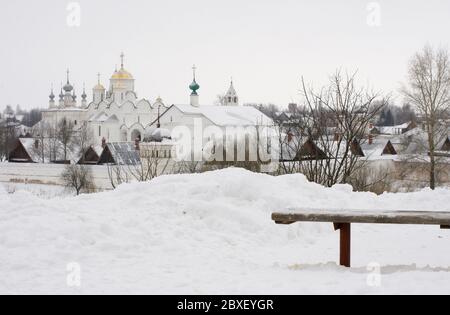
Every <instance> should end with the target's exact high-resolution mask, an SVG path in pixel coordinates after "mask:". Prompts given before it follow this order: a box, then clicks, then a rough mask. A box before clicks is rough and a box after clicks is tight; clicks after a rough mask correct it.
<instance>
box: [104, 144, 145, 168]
mask: <svg viewBox="0 0 450 315" xmlns="http://www.w3.org/2000/svg"><path fill="white" fill-rule="evenodd" d="M106 145H107V147H108V149H109V151H110V152H111V155H112V157H113V159H114V161H115V162H116V163H117V164H118V165H139V164H141V158H140V155H139V151H136V147H135V143H134V142H111V143H108V144H106Z"/></svg>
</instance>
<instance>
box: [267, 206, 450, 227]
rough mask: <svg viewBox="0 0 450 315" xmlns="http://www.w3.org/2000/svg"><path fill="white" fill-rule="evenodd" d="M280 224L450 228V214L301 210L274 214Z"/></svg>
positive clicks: (274, 219) (273, 217) (273, 216)
mask: <svg viewBox="0 0 450 315" xmlns="http://www.w3.org/2000/svg"><path fill="white" fill-rule="evenodd" d="M272 219H273V221H275V222H276V223H278V224H292V223H295V222H323V223H325V222H329V223H368V224H411V225H439V226H441V227H445V226H450V212H433V211H376V210H373V211H372V210H352V211H349V210H342V211H340V210H324V211H322V210H311V209H304V210H303V209H299V210H288V211H286V212H280V213H273V214H272Z"/></svg>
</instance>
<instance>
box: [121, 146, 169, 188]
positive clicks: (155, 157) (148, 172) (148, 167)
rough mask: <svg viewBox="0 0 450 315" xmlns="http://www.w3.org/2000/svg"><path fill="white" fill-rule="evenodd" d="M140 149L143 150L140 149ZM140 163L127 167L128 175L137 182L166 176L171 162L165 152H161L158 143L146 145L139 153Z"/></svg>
mask: <svg viewBox="0 0 450 315" xmlns="http://www.w3.org/2000/svg"><path fill="white" fill-rule="evenodd" d="M141 149H143V148H142V147H141ZM140 155H141V162H140V163H139V164H136V165H128V173H129V174H130V175H131V176H132V177H133V178H134V179H135V180H136V181H138V182H146V181H149V180H152V179H153V178H155V177H158V176H161V175H163V174H166V172H167V168H168V166H169V164H170V161H171V155H170V154H169V153H168V151H167V150H162V149H161V148H160V146H159V144H158V143H148V144H146V145H145V150H142V151H140Z"/></svg>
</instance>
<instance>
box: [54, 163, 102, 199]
mask: <svg viewBox="0 0 450 315" xmlns="http://www.w3.org/2000/svg"><path fill="white" fill-rule="evenodd" d="M61 179H62V180H63V182H64V185H65V186H66V187H67V188H69V189H73V190H75V192H76V194H77V196H78V195H79V194H80V193H81V192H82V191H87V192H89V191H92V190H93V189H94V181H93V177H92V173H91V169H90V168H89V167H87V166H85V165H73V164H72V165H67V166H66V168H65V169H64V171H63V173H62V174H61Z"/></svg>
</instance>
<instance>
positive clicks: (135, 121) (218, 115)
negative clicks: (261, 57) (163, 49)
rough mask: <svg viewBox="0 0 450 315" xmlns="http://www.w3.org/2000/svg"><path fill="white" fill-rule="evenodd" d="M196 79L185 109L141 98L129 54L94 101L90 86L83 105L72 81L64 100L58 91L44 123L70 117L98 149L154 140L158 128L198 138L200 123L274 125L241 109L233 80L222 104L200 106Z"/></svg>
mask: <svg viewBox="0 0 450 315" xmlns="http://www.w3.org/2000/svg"><path fill="white" fill-rule="evenodd" d="M193 70H194V79H193V82H192V83H191V84H190V85H189V89H190V90H191V94H190V101H189V103H188V104H185V105H171V106H166V105H165V104H164V102H163V101H162V99H161V98H158V99H156V100H155V101H154V102H150V101H149V100H147V99H139V98H138V96H137V93H136V91H135V79H134V77H133V75H132V74H131V73H130V72H128V71H127V70H125V66H124V55H123V54H122V55H121V67H120V69H119V70H117V69H116V70H115V71H114V73H113V74H112V76H111V78H110V80H109V87H108V89H106V88H105V87H104V86H103V85H102V84H101V82H100V75H99V77H98V82H97V85H96V86H94V87H93V89H92V94H93V95H92V101H91V102H89V103H88V101H87V95H86V91H85V88H84V87H83V92H82V94H81V101H80V102H78V101H77V95H76V93H75V88H74V86H73V85H72V84H71V83H70V77H69V72H67V81H66V84H65V85H64V86H61V92H60V94H59V98H58V102H57V101H56V96H55V95H54V92H53V88H52V92H51V94H50V96H49V98H50V101H49V108H48V109H46V110H44V111H43V113H42V117H43V119H42V122H44V123H46V124H48V125H50V126H57V124H58V123H59V122H60V121H61V120H63V119H66V120H67V121H71V122H72V123H73V124H74V125H75V128H76V129H77V128H81V127H87V128H89V130H90V132H91V133H92V135H93V139H94V143H93V145H100V144H102V143H105V142H110V143H113V142H114V143H115V142H134V141H136V140H139V141H141V140H144V139H146V138H147V139H148V138H151V136H152V134H153V133H154V132H155V130H156V129H161V128H163V129H165V130H166V131H168V132H172V131H173V130H174V129H175V128H177V127H180V126H185V127H187V130H189V132H190V133H191V135H192V137H194V136H195V132H194V129H195V128H194V124H195V122H198V121H201V125H202V127H201V128H202V129H204V128H208V127H211V126H216V127H218V128H220V129H223V130H225V128H227V127H250V126H253V127H254V126H273V125H274V123H273V121H272V119H270V118H269V117H267V116H266V115H264V114H263V113H262V112H260V111H259V110H257V109H255V108H253V107H249V106H241V105H239V97H238V95H237V93H236V90H235V88H234V84H233V82H231V84H230V87H229V89H228V92H227V93H226V95H225V96H224V99H223V102H222V105H200V97H199V94H198V90H199V89H200V85H199V84H198V83H197V81H196V74H195V67H194V69H193Z"/></svg>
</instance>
